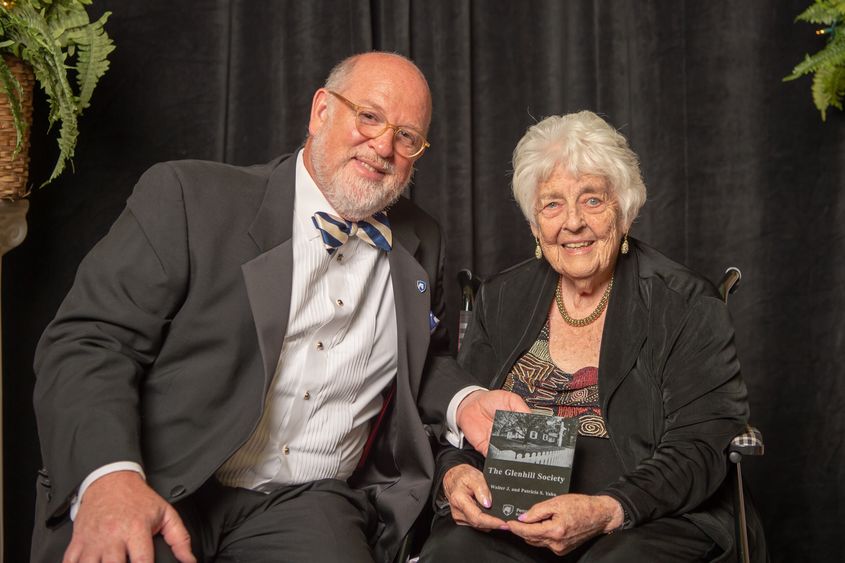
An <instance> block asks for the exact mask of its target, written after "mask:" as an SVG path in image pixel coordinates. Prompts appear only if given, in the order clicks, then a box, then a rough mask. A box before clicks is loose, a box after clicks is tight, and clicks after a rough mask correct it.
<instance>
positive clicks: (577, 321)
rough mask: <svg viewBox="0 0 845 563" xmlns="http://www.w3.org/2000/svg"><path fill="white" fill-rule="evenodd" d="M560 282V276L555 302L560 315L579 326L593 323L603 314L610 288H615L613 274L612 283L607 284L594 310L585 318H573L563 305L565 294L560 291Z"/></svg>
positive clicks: (564, 319)
mask: <svg viewBox="0 0 845 563" xmlns="http://www.w3.org/2000/svg"><path fill="white" fill-rule="evenodd" d="M560 282H561V279H560V278H559V279H558V281H557V288H556V289H555V303H557V310H558V311H559V312H560V316H561V317H563V322H565V323H566V324H568V325H569V326H574V327H577V328H581V327H585V326H587V325H589V324H592V323H594V322H595V321H596V319H598V318H599V317H600V316H601V314H602V312H603V311H604V308H605V307H607V299H608V298H609V297H610V290H611V289H613V276H610V283H609V284H607V289H605V290H604V295H602V296H601V299H600V300H599V304H598V305H596V308H595V309H594V310H593V312H592V313H590V314H589V315H587V316H586V317H584V318H583V319H573V318H572V317H570V316H569V313H567V312H566V307H565V306H564V305H563V295H561V291H560Z"/></svg>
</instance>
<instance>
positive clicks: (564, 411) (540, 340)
mask: <svg viewBox="0 0 845 563" xmlns="http://www.w3.org/2000/svg"><path fill="white" fill-rule="evenodd" d="M502 389H505V390H507V391H513V392H514V393H517V394H519V395H520V396H522V398H523V399H525V402H526V403H528V406H529V407H531V408H532V409H533V410H534V412H537V413H542V414H553V415H557V416H562V417H564V418H575V419H577V420H578V434H579V435H580V436H591V437H594V438H607V437H608V435H607V427H606V426H605V423H604V418H603V417H602V414H601V407H600V405H599V370H598V368H596V367H593V366H587V367H583V368H581V369H579V370H578V371H576V372H575V373H565V372H564V371H562V370H561V369H560V368H558V367H557V366H556V365H555V363H554V361H552V356H551V354H550V352H549V321H548V320H547V321H546V325H545V326H544V327H543V330H541V331H540V335H539V336H538V337H537V340H536V342H534V345H533V346H531V349H529V350H528V351H527V352H526V353H525V354H523V355H522V357H521V358H519V360H517V362H516V363H515V364H514V366H513V367H512V368H511V371H510V373H509V374H508V376H507V378H506V379H505V383H504V385H503V386H502Z"/></svg>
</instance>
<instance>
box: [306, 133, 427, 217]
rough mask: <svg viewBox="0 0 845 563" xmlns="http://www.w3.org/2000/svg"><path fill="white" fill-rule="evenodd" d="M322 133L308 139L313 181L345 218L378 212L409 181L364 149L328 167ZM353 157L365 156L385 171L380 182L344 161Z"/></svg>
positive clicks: (396, 196) (378, 157) (398, 195)
mask: <svg viewBox="0 0 845 563" xmlns="http://www.w3.org/2000/svg"><path fill="white" fill-rule="evenodd" d="M324 139H325V136H324V135H320V134H317V135H314V136H313V137H312V139H311V148H312V150H311V164H312V165H313V167H314V180H315V181H316V182H317V185H318V186H319V187H320V189H321V191H322V192H323V195H324V196H325V197H326V199H327V200H328V201H329V203H331V204H332V207H334V209H335V211H337V212H338V213H340V215H341V216H342V217H343V218H344V219H346V220H348V221H360V220H361V219H365V218H367V217H369V216H370V215H372V214H373V213H376V212H378V211H382V210H384V209H386V208H388V207H390V206H391V205H392V204H394V203H395V202H396V200H398V199H399V197H400V196H401V195H402V191H403V190H404V189H405V187H406V186H407V185H408V183H409V182H410V181H411V179H410V177H409V178H408V180H406V181H405V182H401V181H400V180H399V178H397V177H396V176H395V175H393V174H392V172H393V170H394V165H393V164H392V163H390V162H387V161H386V160H384V159H383V158H381V157H380V156H378V155H377V154H375V153H371V152H370V151H368V150H367V149H365V148H358V149H354V150H352V151H350V152H349V154H347V155H346V156H345V158H344V159H343V160H342V164H341V165H340V167H339V168H336V169H335V170H331V165H330V164H329V163H328V162H326V160H325V154H326V153H325V147H324V146H323V145H324V143H325V141H324ZM356 156H361V157H364V158H366V159H367V160H369V161H371V162H375V163H377V164H378V165H379V166H381V167H384V168H386V169H387V170H388V175H387V176H385V178H384V179H382V180H381V181H378V180H368V179H366V178H362V177H361V176H359V175H358V174H356V173H355V171H354V170H351V169H350V168H349V166H347V164H348V163H349V162H350V159H352V158H353V157H356Z"/></svg>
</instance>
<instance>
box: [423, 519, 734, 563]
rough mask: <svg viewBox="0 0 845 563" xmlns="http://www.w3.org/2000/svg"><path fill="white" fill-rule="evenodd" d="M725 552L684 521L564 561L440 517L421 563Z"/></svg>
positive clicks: (505, 535)
mask: <svg viewBox="0 0 845 563" xmlns="http://www.w3.org/2000/svg"><path fill="white" fill-rule="evenodd" d="M721 551H722V550H721V549H720V548H719V547H718V546H717V545H716V544H715V543H714V542H713V540H711V539H710V538H709V537H708V536H707V535H706V534H704V532H702V531H701V530H699V529H698V527H696V526H695V524H693V523H692V522H689V521H688V520H686V519H684V518H661V519H659V520H655V521H653V522H648V523H646V524H643V525H642V526H637V527H636V528H631V529H630V530H622V531H619V532H615V533H613V534H610V535H604V536H599V537H597V538H595V539H593V540H591V541H590V542H587V543H586V544H584V545H582V546H580V547H579V548H578V549H576V550H575V551H574V552H572V553H569V554H567V555H563V556H557V555H555V554H554V553H553V552H552V551H551V550H549V549H545V548H539V547H533V546H530V545H528V544H527V543H525V541H524V540H523V539H522V538H520V537H519V536H516V535H514V534H512V533H510V532H501V531H493V532H488V533H485V532H479V531H478V530H475V529H473V528H469V527H467V526H458V525H457V524H455V522H454V521H453V520H452V517H451V516H450V515H449V514H446V515H444V516H437V517H436V518H435V520H434V523H433V524H432V528H431V535H430V536H429V538H428V541H427V542H426V543H425V545H424V546H423V551H422V555H421V556H420V563H439V562H441V561H442V562H448V561H484V562H485V563H497V562H500V561H501V562H505V561H508V562H519V563H523V562H524V563H535V562H549V563H576V562H577V563H673V562H677V563H691V562H699V561H701V562H704V561H712V560H713V559H714V558H715V557H717V556H718V555H719V554H720V553H721Z"/></svg>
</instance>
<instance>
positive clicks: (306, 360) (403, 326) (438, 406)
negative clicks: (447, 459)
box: [33, 53, 525, 563]
mask: <svg viewBox="0 0 845 563" xmlns="http://www.w3.org/2000/svg"><path fill="white" fill-rule="evenodd" d="M430 117H431V98H430V93H429V90H428V85H427V83H426V81H425V78H424V77H423V76H422V73H421V72H420V71H419V69H417V68H416V67H415V66H414V65H413V64H412V63H411V62H410V61H408V60H407V59H404V58H403V57H400V56H398V55H393V54H386V53H368V54H364V55H358V56H356V57H352V58H350V59H347V60H346V61H344V62H343V63H341V64H340V65H338V67H336V68H335V70H333V71H332V73H331V75H330V76H329V79H328V81H327V82H326V85H325V87H324V88H320V89H319V90H317V92H316V93H315V95H314V98H313V102H312V108H311V117H310V121H309V137H308V139H307V141H306V143H305V147H304V149H303V150H302V151H299V152H297V153H296V154H293V155H289V156H285V157H281V158H279V159H276V160H274V161H272V162H270V163H269V164H267V165H263V166H255V167H248V168H242V167H233V166H227V165H222V164H214V163H207V162H196V161H185V162H173V163H165V164H161V165H157V166H155V167H153V168H152V169H150V170H149V171H148V172H147V173H146V174H145V175H144V176H143V177H142V178H141V180H140V181H139V183H138V185H137V186H136V188H135V191H134V192H133V194H132V196H131V197H130V199H129V201H128V203H127V208H126V210H125V211H124V213H123V214H122V215H121V216H120V217H119V218H118V220H117V222H116V223H115V224H114V226H113V227H112V229H111V231H110V232H109V234H108V235H107V236H106V237H105V238H104V239H103V240H102V241H100V243H98V245H97V246H96V247H95V248H94V249H93V250H92V251H91V253H90V254H89V255H88V256H87V257H86V258H85V260H84V261H83V263H82V265H81V266H80V270H79V273H78V275H77V279H76V281H75V283H74V286H73V288H72V289H71V291H70V293H69V294H68V297H67V298H66V300H65V302H64V303H63V304H62V307H61V308H60V310H59V312H58V314H57V317H56V319H55V320H54V321H53V322H52V323H51V325H50V326H49V327H48V329H47V330H46V332H45V334H44V336H43V338H42V341H41V342H40V344H39V348H38V351H37V353H36V373H37V377H38V380H37V384H36V391H35V406H36V414H37V419H38V425H39V435H40V437H41V442H42V454H43V457H44V462H45V471H44V472H43V474H42V476H41V479H40V483H41V486H40V487H39V499H38V505H37V514H36V518H37V522H36V531H35V535H34V538H33V560H36V561H56V560H58V558H59V557H60V556H61V553H62V551H64V560H65V561H67V562H71V563H75V562H78V561H85V562H88V561H124V560H126V559H127V558H128V559H130V560H131V561H133V562H134V561H150V560H152V557H153V550H154V549H155V557H156V560H157V561H164V560H173V558H175V560H178V561H182V562H188V561H194V560H195V557H196V558H197V559H200V560H203V559H209V560H210V559H214V560H217V561H236V560H237V561H304V560H312V561H371V560H373V559H375V560H377V561H390V560H391V559H392V558H393V556H394V554H395V552H396V550H397V547H398V544H399V542H400V541H401V539H402V537H403V536H404V535H405V533H406V531H407V530H408V529H409V527H410V526H411V524H412V523H413V521H414V519H415V518H416V516H417V515H418V514H419V512H420V510H421V508H422V506H423V503H425V502H426V498H427V496H428V491H429V487H430V481H431V477H432V472H433V461H432V459H431V452H430V450H429V445H428V441H427V438H426V435H425V432H424V429H423V424H422V423H423V422H427V423H430V424H434V425H439V424H441V423H442V422H443V421H444V420H446V419H447V410H448V411H449V417H448V418H449V420H450V427H451V428H452V430H453V431H456V430H457V429H456V428H454V426H455V424H454V422H455V419H456V422H457V425H458V426H459V427H460V428H461V429H463V430H464V431H465V432H466V435H467V438H468V439H469V440H470V441H471V442H472V443H473V444H475V445H476V446H477V447H479V448H480V449H482V450H484V449H486V435H487V433H489V425H490V418H491V413H492V412H494V410H495V408H497V407H500V408H508V407H510V408H518V409H524V408H525V407H524V405H523V404H522V403H520V402H519V401H518V400H515V399H514V398H513V397H514V396H511V395H507V394H503V392H500V391H497V392H484V391H477V392H476V391H474V390H473V388H472V387H467V385H468V384H470V383H472V381H471V379H469V378H468V375H467V374H465V373H464V372H462V371H460V369H459V368H457V366H456V364H455V363H454V362H453V361H452V360H451V359H449V358H447V357H445V356H438V355H436V354H434V353H430V354H429V355H428V356H427V355H426V351H427V349H428V348H429V339H430V340H431V348H432V350H431V352H439V351H442V350H443V347H444V341H443V339H444V336H445V335H444V330H443V329H442V327H438V326H437V324H438V322H437V317H438V316H442V315H443V301H442V295H441V289H440V284H439V279H438V278H439V274H440V271H441V268H442V244H441V240H440V236H439V230H438V228H437V225H436V224H435V223H434V221H433V220H432V219H431V218H429V217H428V216H426V215H425V214H424V213H422V212H421V211H420V210H419V209H417V208H415V207H414V206H413V205H412V204H411V203H410V202H408V201H407V200H403V199H401V198H400V197H399V196H400V194H401V192H402V190H403V189H404V188H405V186H406V185H407V183H408V181H409V179H410V177H411V174H412V171H413V164H414V161H415V160H416V159H417V158H419V157H420V156H421V154H422V153H423V151H424V150H425V148H426V146H427V143H426V141H425V133H426V132H427V130H428V125H429V121H430ZM388 208H389V209H388ZM385 209H388V215H387V218H386V217H385V215H384V214H383V213H381V211H383V210H385ZM364 221H366V222H364ZM388 225H391V226H392V231H391V230H390V228H389V227H388ZM359 460H361V461H362V463H359ZM71 520H72V522H71ZM71 533H72V536H71ZM152 537H157V538H159V540H158V541H157V542H156V545H155V548H154V547H153V541H152V539H151V538H152ZM161 538H163V540H164V541H163V542H162V541H160V540H161ZM68 542H69V543H68ZM165 542H166V545H165ZM65 547H67V549H66V551H65Z"/></svg>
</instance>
